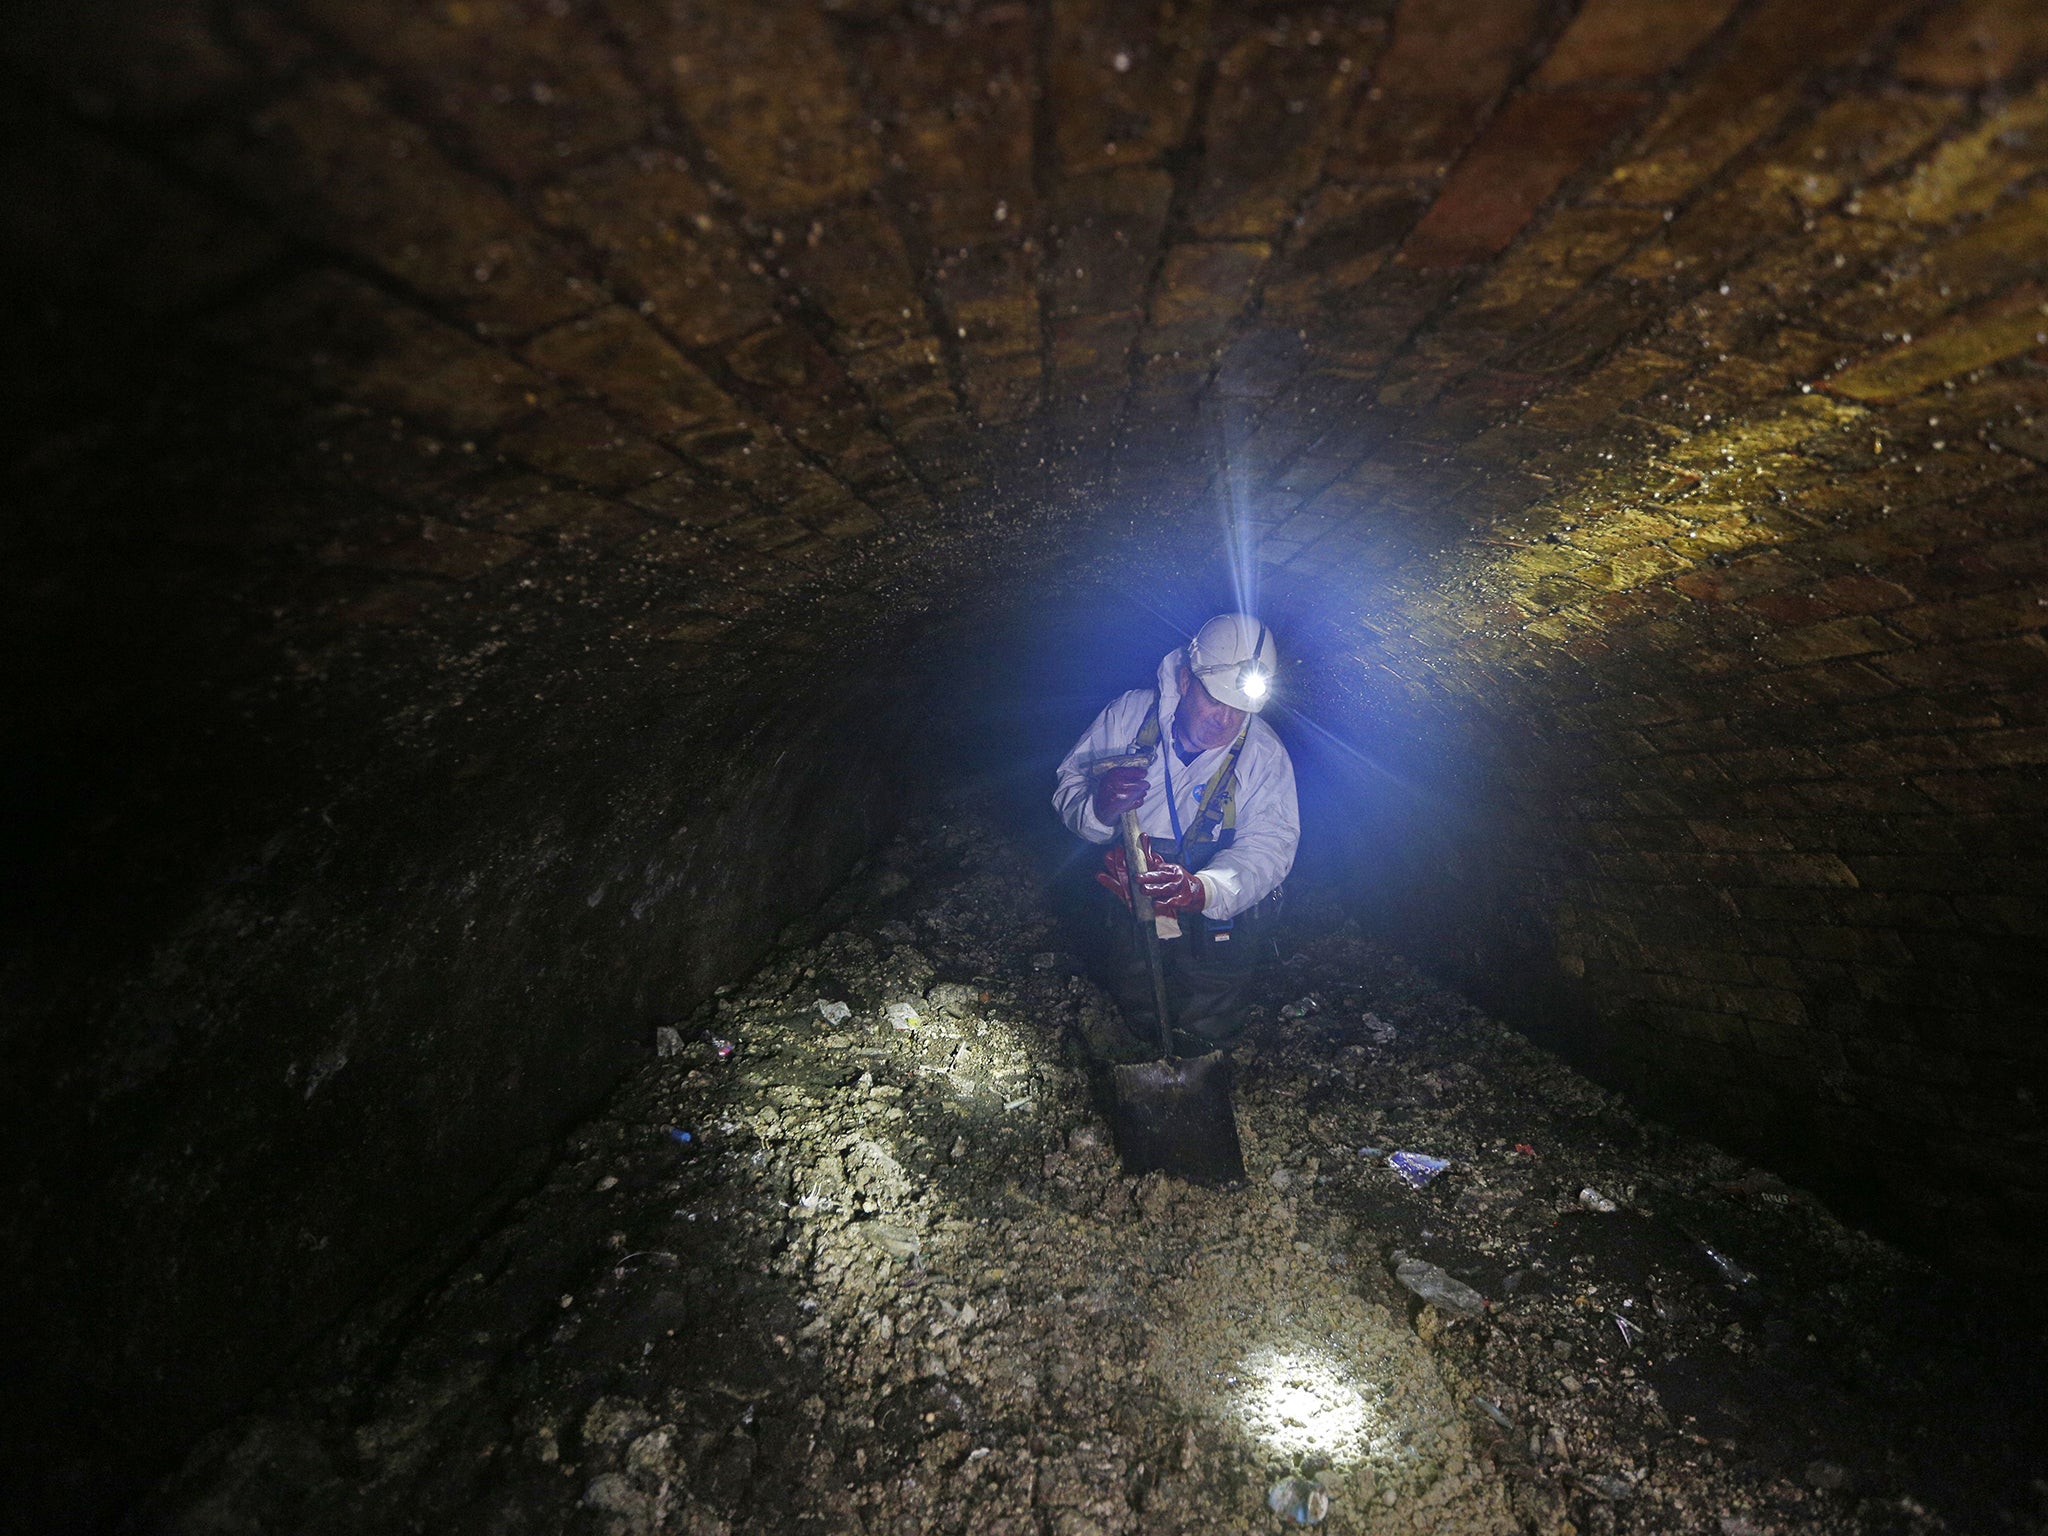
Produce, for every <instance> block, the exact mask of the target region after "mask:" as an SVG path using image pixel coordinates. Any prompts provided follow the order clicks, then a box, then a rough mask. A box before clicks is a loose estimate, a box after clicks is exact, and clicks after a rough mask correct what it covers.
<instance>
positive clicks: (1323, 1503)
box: [1266, 1477, 1330, 1525]
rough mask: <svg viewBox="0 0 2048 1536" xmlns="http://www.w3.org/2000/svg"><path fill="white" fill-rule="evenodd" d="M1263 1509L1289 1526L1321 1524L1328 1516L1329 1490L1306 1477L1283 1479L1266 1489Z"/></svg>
mask: <svg viewBox="0 0 2048 1536" xmlns="http://www.w3.org/2000/svg"><path fill="white" fill-rule="evenodd" d="M1266 1508H1268V1509H1270V1510H1271V1511H1273V1513H1274V1514H1276V1515H1278V1516H1279V1517H1280V1518H1281V1519H1282V1520H1285V1521H1286V1522H1287V1523H1288V1524H1289V1525H1321V1524H1322V1523H1323V1521H1324V1520H1325V1519H1326V1518H1328V1516H1329V1513H1330V1490H1329V1489H1327V1488H1325V1487H1324V1486H1323V1485H1322V1484H1321V1483H1320V1482H1318V1481H1317V1480H1315V1479H1313V1478H1307V1477H1283V1478H1281V1479H1280V1481H1279V1482H1277V1483H1275V1484H1274V1485H1273V1486H1272V1487H1271V1488H1269V1489H1267V1490H1266Z"/></svg>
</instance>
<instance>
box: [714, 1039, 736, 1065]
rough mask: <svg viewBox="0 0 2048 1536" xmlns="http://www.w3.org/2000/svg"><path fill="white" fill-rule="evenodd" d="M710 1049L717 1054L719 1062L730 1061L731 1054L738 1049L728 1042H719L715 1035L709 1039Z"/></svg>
mask: <svg viewBox="0 0 2048 1536" xmlns="http://www.w3.org/2000/svg"><path fill="white" fill-rule="evenodd" d="M711 1048H712V1049H713V1050H714V1051H716V1052H718V1059H719V1060H720V1061H730V1060H731V1059H732V1053H733V1052H734V1051H736V1050H738V1049H739V1047H738V1046H736V1045H734V1044H733V1043H732V1042H731V1041H730V1040H720V1039H719V1038H718V1037H717V1036H715V1035H714V1036H712V1039H711Z"/></svg>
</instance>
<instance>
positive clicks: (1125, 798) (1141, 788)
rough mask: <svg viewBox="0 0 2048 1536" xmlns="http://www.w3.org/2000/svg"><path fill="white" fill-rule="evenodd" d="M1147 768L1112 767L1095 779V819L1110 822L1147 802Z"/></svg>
mask: <svg viewBox="0 0 2048 1536" xmlns="http://www.w3.org/2000/svg"><path fill="white" fill-rule="evenodd" d="M1145 790H1146V785H1145V770H1144V769H1142V768H1112V769H1110V770H1109V772H1107V773H1105V774H1103V775H1102V777H1101V778H1099V779H1097V780H1096V781H1095V819H1096V820H1097V821H1100V822H1104V823H1108V822H1112V821H1115V820H1116V819H1117V817H1119V816H1121V815H1123V813H1124V812H1125V811H1135V810H1136V809H1137V808H1138V807H1139V806H1141V805H1143V804H1144V803H1145Z"/></svg>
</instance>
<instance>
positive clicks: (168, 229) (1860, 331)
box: [8, 0, 2048, 680]
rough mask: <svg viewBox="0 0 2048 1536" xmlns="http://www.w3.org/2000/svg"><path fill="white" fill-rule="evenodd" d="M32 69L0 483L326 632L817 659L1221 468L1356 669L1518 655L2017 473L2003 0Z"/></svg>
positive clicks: (517, 47) (179, 60)
mask: <svg viewBox="0 0 2048 1536" xmlns="http://www.w3.org/2000/svg"><path fill="white" fill-rule="evenodd" d="M9 43H10V53H11V56H12V59H13V70H14V74H15V77H16V82H17V85H18V86H19V91H18V93H17V94H18V100H17V105H16V106H15V108H14V109H13V111H14V113H15V114H16V116H17V119H18V124H17V126H18V127H19V128H21V129H23V130H25V131H23V132H18V133H16V134H14V135H12V136H11V137H12V138H13V139H14V148H13V149H12V150H11V151H10V154H11V157H12V158H13V160H14V165H13V167H12V171H11V174H10V175H9V177H8V181H9V183H10V184H11V185H12V186H13V187H14V189H15V190H14V193H13V198H14V202H15V209H14V212H15V214H16V222H17V224H18V225H19V226H20V228H21V229H22V232H23V233H22V237H21V238H19V239H18V240H17V241H15V242H13V244H14V245H15V249H14V250H13V251H12V252H11V253H10V256H9V260H10V262H11V263H12V264H13V265H14V266H15V267H16V269H17V283H16V287H17V291H18V292H22V293H26V294H28V295H30V296H31V298H32V302H31V304H30V305H29V313H28V314H27V316H26V317H25V324H24V325H23V327H22V331H23V333H24V334H26V335H27V336H28V337H30V338H31V340H32V343H33V345H32V347H31V349H30V355H31V356H32V357H33V359H34V364H33V367H32V369H31V370H30V372H29V374H28V376H26V377H24V378H21V379H17V380H15V381H14V390H15V394H16V399H17V406H18V408H17V410H16V412H15V421H14V424H13V431H14V433H15V435H16V437H17V439H20V440H33V441H35V442H36V446H37V451H36V453H35V454H34V455H33V456H31V457H30V458H29V459H28V461H27V463H26V467H25V473H26V474H27V476H28V477H29V483H30V488H31V491H32V492H33V494H35V495H36V497H37V498H38V500H39V501H41V502H42V503H44V504H47V505H50V506H52V507H56V508H58V509H60V510H59V511H57V512H54V513H52V515H51V516H52V521H53V522H61V523H63V524H64V525H65V526H66V527H67V528H71V529H75V528H77V527H80V526H89V525H92V526H96V525H99V524H102V523H104V522H105V521H106V519H107V518H109V517H117V516H119V514H114V513H111V512H109V511H108V510H107V509H106V504H110V503H112V502H115V501H117V500H120V499H121V498H122V497H134V496H138V495H146V496H147V497H148V498H149V499H150V500H151V502H152V504H153V505H154V506H155V508H156V509H157V512H156V515H155V516H154V517H153V519H152V520H151V522H150V524H149V528H148V531H149V533H150V534H151V535H152V536H156V537H162V538H164V539H167V540H168V541H170V542H171V543H172V544H174V545H189V546H191V547H194V548H199V549H205V550H210V551H213V552H215V554H216V555H217V554H218V552H219V551H221V550H229V549H231V550H233V551H234V561H235V568H236V572H237V574H236V581H237V583H238V586H237V589H236V590H237V592H238V594H239V598H240V600H241V601H242V602H243V603H244V604H245V605H246V606H247V607H248V608H249V610H250V611H252V612H254V611H262V612H265V613H268V614H271V615H273V616H274V618H275V622H277V623H278V624H279V625H281V626H282V628H283V630H284V632H285V633H286V634H287V636H288V637H289V639H290V641H291V643H292V644H293V645H296V646H298V647H300V649H301V650H302V651H310V652H318V651H319V650H320V648H321V647H322V646H325V645H330V644H332V643H334V637H335V636H337V635H345V634H347V633H348V632H350V631H352V630H354V629H355V628H357V627H359V626H363V625H369V626H378V625H384V626H391V625H397V626H404V625H409V624H414V623H418V622H422V621H427V622H430V621H431V618H432V615H433V614H434V613H435V612H436V611H438V610H439V609H440V608H443V607H445V606H446V605H447V603H448V602H449V601H450V594H451V593H452V592H454V591H455V590H456V589H459V588H468V589H470V590H473V591H474V590H498V589H500V588H504V587H507V586H513V587H516V585H517V583H520V582H526V583H537V582H538V583H545V582H546V581H547V580H548V579H549V577H550V574H551V573H552V572H554V571H556V570H558V569H560V568H562V567H563V563H564V562H570V563H573V564H576V565H577V566H578V568H579V569H582V570H585V571H589V570H591V569H607V570H612V571H630V572H633V573H636V577H637V582H636V584H635V585H634V586H633V588H632V591H633V594H634V595H633V596H632V597H631V598H630V599H629V600H625V601H622V603H621V605H620V607H619V609H618V611H617V615H616V616H617V619H618V624H617V626H616V630H617V635H618V637H619V638H621V639H630V641H631V643H633V644H635V645H646V646H653V647H657V648H658V647H660V646H662V645H677V644H680V645H684V646H688V645H691V644H694V643H700V642H702V641H704V640H707V639H710V638H712V637H732V638H739V637H740V636H744V635H746V634H749V633H753V634H755V635H756V636H757V638H758V637H775V636H779V640H778V641H777V643H781V644H792V645H797V646H800V647H814V646H815V645H817V644H818V643H819V641H818V639H817V637H816V636H815V635H810V636H807V635H805V634H804V633H803V631H804V628H805V620H804V619H803V618H802V617H801V616H802V615H805V614H811V613H815V612H816V611H817V609H816V606H815V602H816V599H817V596H818V594H820V593H827V594H830V602H831V604H832V605H833V606H832V608H831V611H832V612H833V613H834V614H835V615H837V616H839V617H841V618H848V619H851V618H858V617H861V616H863V615H872V614H874V613H876V612H878V611H881V610H883V609H890V610H892V611H893V610H894V609H895V608H896V607H897V606H899V605H903V604H909V605H912V606H921V605H923V604H924V603H926V602H942V601H944V600H945V594H946V593H948V592H952V593H956V594H957V592H958V591H959V590H960V585H959V584H960V583H961V582H962V581H964V580H971V579H973V578H974V577H975V576H977V575H979V574H983V573H987V572H991V571H993V572H997V573H1000V572H1002V571H1004V570H1008V569H1014V568H1015V567H1016V565H1017V563H1018V562H1019V561H1021V560H1023V559H1024V558H1026V556H1027V553H1028V552H1035V553H1036V554H1037V555H1038V556H1040V557H1043V556H1044V555H1047V554H1051V553H1055V552H1058V551H1060V550H1061V549H1063V548H1067V549H1070V548H1072V547H1075V545H1076V543H1077V541H1078V540H1079V538H1080V536H1081V531H1082V530H1083V529H1085V528H1087V527H1089V526H1092V525H1094V524H1097V523H1100V522H1103V521H1104V520H1105V519H1106V520H1107V522H1108V523H1109V524H1110V525H1111V526H1119V525H1121V522H1122V520H1124V519H1127V518H1133V517H1141V518H1142V519H1144V520H1153V521H1154V526H1166V527H1179V526H1188V527H1193V528H1196V529H1207V528H1208V527H1210V526H1213V524H1212V522H1211V513H1210V508H1211V507H1212V506H1213V505H1214V504H1215V501H1216V499H1217V497H1218V494H1219V488H1221V489H1222V490H1223V491H1227V493H1228V500H1229V502H1230V504H1231V505H1232V506H1233V507H1234V508H1235V509H1236V513H1237V515H1238V516H1239V517H1240V518H1241V519H1242V520H1243V521H1244V522H1245V524H1246V525H1247V526H1248V527H1249V529H1250V530H1251V531H1252V533H1253V534H1254V535H1255V536H1257V537H1258V538H1259V539H1260V540H1261V541H1262V546H1263V560H1264V562H1265V563H1266V565H1267V566H1268V567H1270V568H1272V569H1275V570H1278V571H1281V572H1293V573H1301V574H1305V575H1307V576H1310V577H1317V576H1331V575H1334V576H1337V577H1338V578H1340V580H1339V586H1340V589H1341V587H1342V584H1343V580H1345V579H1354V578H1356V577H1358V576H1359V575H1360V573H1371V575H1372V577H1373V580H1374V581H1375V582H1376V583H1383V584H1386V585H1387V586H1388V587H1389V589H1391V590H1393V591H1396V592H1398V593H1399V594H1400V599H1399V622H1398V623H1397V624H1396V625H1394V626H1391V628H1392V629H1393V630H1395V631H1397V632H1392V633H1378V632H1376V631H1375V630H1374V629H1373V628H1372V626H1371V624H1370V623H1369V622H1365V621H1364V619H1363V616H1362V615H1361V620H1362V622H1361V626H1360V627H1359V628H1358V629H1357V630H1356V631H1355V632H1354V638H1355V639H1356V640H1357V642H1358V643H1359V644H1360V645H1361V646H1370V647H1375V648H1376V650H1375V655H1376V656H1377V657H1378V658H1379V659H1380V660H1381V661H1382V662H1383V664H1386V665H1388V666H1390V667H1393V668H1394V669H1396V670H1397V671H1401V672H1403V673H1404V674H1406V675H1408V676H1409V677H1410V679H1411V680H1413V679H1415V678H1420V677H1421V676H1422V675H1423V674H1425V673H1427V672H1429V671H1431V670H1432V669H1434V668H1436V667H1438V665H1439V663H1440V653H1442V652H1443V651H1444V648H1445V647H1446V646H1455V647H1456V664H1457V666H1458V667H1459V668H1461V669H1463V670H1464V671H1466V672H1468V673H1469V672H1470V669H1472V668H1474V667H1478V668H1481V669H1482V670H1485V669H1491V668H1496V667H1507V668H1509V669H1513V668H1516V667H1518V666H1522V665H1524V664H1539V665H1540V664H1541V663H1542V661H1543V660H1544V659H1545V658H1546V656H1548V655H1549V654H1551V653H1553V652H1555V651H1556V650H1558V649H1559V648H1563V649H1565V650H1571V651H1576V652H1578V653H1579V654H1582V655H1583V654H1586V653H1588V652H1595V651H1597V650H1598V649H1599V648H1601V647H1603V646H1605V645H1606V644H1607V643H1608V638H1607V637H1608V635H1609V632H1610V631H1611V630H1612V629H1613V627H1614V626H1615V625H1616V624H1623V625H1626V624H1631V623H1644V622H1647V623H1657V622H1660V621H1662V618H1663V615H1664V614H1665V612H1667V611H1668V610H1669V609H1670V608H1671V606H1672V605H1673V604H1674V603H1675V602H1677V601H1678V600H1679V599H1680V598H1681V597H1682V596H1683V595H1684V594H1687V593H1691V594H1694V595H1696V596H1707V595H1712V594H1714V593H1716V592H1717V591H1718V590H1719V587H1720V585H1721V584H1722V583H1723V581H1724V578H1722V577H1721V576H1719V575H1717V574H1715V573H1716V571H1717V570H1718V569H1719V566H1720V564H1721V563H1725V562H1726V561H1727V560H1728V558H1729V557H1730V556H1739V555H1745V554H1753V553H1756V552H1759V551H1767V550H1769V549H1771V548H1773V547H1774V546H1778V545H1781V544H1783V543H1785V542H1786V541H1788V540H1797V539H1802V538H1805V537H1807V536H1809V535H1811V534H1813V533H1814V532H1815V531H1816V530H1817V529H1825V528H1827V527H1829V526H1830V525H1831V524H1835V523H1838V522H1839V521H1840V520H1841V519H1843V518H1844V517H1846V516H1852V515H1862V514H1865V513H1874V512H1875V509H1876V508H1878V507H1881V506H1886V505H1891V504H1895V503H1899V502H1901V501H1903V500H1904V499H1906V498H1907V497H1908V495H1909V494H1910V493H1918V492H1922V491H1924V489H1925V488H1926V486H1928V485H1929V484H1932V483H1934V482H1936V481H1938V482H1939V483H1940V484H1942V485H1943V486H1945V487H1947V486H1966V487H1967V486H1976V485H1979V484H1982V483H1984V482H1986V481H1989V480H1996V479H2000V478H2006V477H2010V476H2011V475H2013V474H2015V473H2019V472H2022V471H2025V470H2029V469H2031V467H2032V463H2031V460H2030V459H2028V458H2026V457H2018V456H2016V455H2033V456H2035V457H2048V427H2043V426H2038V425H2033V424H2032V423H2031V418H2032V416H2033V413H2034V411H2035V410H2036V408H2037V407H2038V405H2039V404H2040V400H2041V387H2040V379H2041V374H2040V372H2039V369H2040V366H2041V364H2042V362H2043V361H2044V360H2048V352H2043V351H2041V342H2040V340H2039V338H2040V337H2041V336H2042V335H2043V334H2048V314H2044V312H2043V309H2042V304H2043V301H2044V299H2048V289H2043V288H2040V287H2037V286H2036V283H2037V282H2038V280H2039V278H2040V276H2041V271H2042V264H2043V261H2044V259H2048V216H2044V215H2048V200H2044V197H2048V194H2044V193H2043V192H2042V191H2041V190H2040V189H2039V188H2038V186H2037V185H2036V183H2037V182H2038V179H2039V177H2040V173H2041V172H2042V171H2043V170H2044V168H2048V91H2044V90H2043V89H2042V88H2041V87H2040V86H2038V85H2037V84H2035V83H2034V81H2035V78H2036V76H2037V74H2038V71H2039V68H2040V65H2041V63H2042V61H2043V59H2044V57H2048V20H2044V19H2043V16H2042V13H2041V12H2040V11H2039V10H2038V8H2037V7H2033V6H2030V5H2027V4H2024V3H2019V0H1962V3H1957V4H1950V5H1929V4H1925V3H1918V0H1845V3H1839V4H1829V5H1814V4H1812V3H1810V0H1758V3H1748V4H1738V3H1735V0H1660V3H1657V4H1644V3H1639V0H1589V3H1587V4H1585V5H1583V6H1580V7H1576V8H1575V7H1573V6H1572V5H1570V4H1567V3H1553V4H1544V3H1539V0H1487V3H1484V4H1476V3H1473V0H1400V3H1386V4H1353V5H1336V6H1332V5H1323V6H1318V5H1213V4H1205V3H1202V0H1180V3H1176V0H1154V3H1136V0H1051V3H1038V4H992V5H980V6H974V5H957V6H955V5H948V6H916V5H896V4H887V3H881V0H845V3H840V4H832V3H824V4H810V3H806V4H796V3H755V4H746V5H735V4H723V3H720V4H708V3H707V4H690V3H671V0H535V3H532V4H526V3H507V0H445V3H433V4H421V3H415V0H302V3H292V4H284V3H279V4H262V3H247V4H238V5H218V6H213V5H200V4H197V3H190V0H184V3H165V4H153V5H138V6H133V7H126V8H124V7H122V6H119V5H105V4H102V5H100V6H97V7H88V8H87V9H86V12H85V14H84V15H83V17H82V18H81V15H80V9H79V7H77V6H53V5H45V6H28V7H24V8H22V9H21V10H20V11H19V12H18V14H17V16H16V18H15V20H14V21H13V22H12V23H10V37H9ZM1930 390H1931V391H1935V392H1937V393H1938V394H1940V395H1941V396H1942V399H1941V401H1940V408H1939V409H1938V410H1932V411H1930V410H1929V409H1928V408H1927V405H1926V401H1925V399H1924V398H1923V397H1924V396H1925V395H1927V393H1928V392H1929V391H1930ZM138 402H139V403H138ZM1936 418H1940V419H1939V420H1937V419H1936ZM53 423H54V424H56V426H57V427H60V428H61V430H62V433H63V434H65V435H62V436H60V437H59V438H58V440H57V442H56V443H55V445H54V446H52V444H51V443H50V442H49V441H48V440H47V439H48V437H49V434H50V432H51V431H52V430H53ZM24 424H26V426H24ZM110 432H111V433H118V434H127V435H129V437H130V440H131V441H133V442H135V443H137V444H141V445H146V446H141V447H138V449H137V451H136V452H135V453H134V454H133V455H132V456H131V455H123V454H112V455H109V454H108V453H107V452H106V445H107V435H108V434H109V433H110ZM1937 444H1938V445H1939V446H1938V447H1937V446H1936V445H1937ZM1909 456H1910V458H1911V462H1910V463H1909V462H1907V460H1908V458H1909ZM110 459H111V460H113V461H115V462H118V463H119V465H120V470H119V472H118V474H116V475H114V476H112V477H110V475H109V460H110ZM143 459H146V460H147V469H146V470H145V469H144V467H143V465H142V463H140V462H138V461H140V460H143ZM1226 461H1227V472H1226V473H1224V474H1222V475H1221V476H1219V474H1218V471H1219V468H1221V467H1222V466H1224V464H1225V463H1226ZM180 487H182V488H184V491H185V494H182V495H181V494H180V493H179V490H178V488H180ZM1190 519H1199V521H1193V522H1191V521H1190ZM51 536H53V537H62V535H61V534H59V535H51ZM209 558H211V556H210V557H209ZM51 600H53V601H54V600H55V599H51ZM1808 601H1809V603H1810V604H1812V605H1814V606H1813V608H1812V616H1813V617H1817V618H1827V617H1831V616H1834V615H1835V614H1836V613H1839V612H1853V611H1860V607H1859V604H1858V603H1857V602H1856V600H1855V599H1854V597H1853V596H1850V597H1847V598H1844V599H1839V600H1838V599H1837V598H1831V597H1829V596H1827V595H1824V594H1823V595H1820V596H1817V597H1814V598H1811V599H1808ZM1831 605H1833V606H1831ZM791 615H795V616H797V617H795V618H793V619H792V618H790V617H789V616H791ZM1745 622H1747V621H1745ZM1846 622H1849V623H1850V624H1851V625H1852V626H1853V623H1854V622H1857V621H1855V620H1850V621H1846ZM842 632H843V631H842ZM1797 643H1798V644H1800V645H1803V646H1806V647H1808V648H1809V649H1810V648H1811V647H1813V646H1815V645H1820V646H1823V647H1825V646H1828V645H1835V644H1841V645H1849V646H1853V645H1854V644H1855V640H1854V636H1853V633H1852V631H1851V630H1842V631H1840V632H1830V631H1825V630H1823V631H1821V632H1819V633H1810V634H1808V636H1807V638H1805V639H1803V640H1801V641H1799V642H1797Z"/></svg>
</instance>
